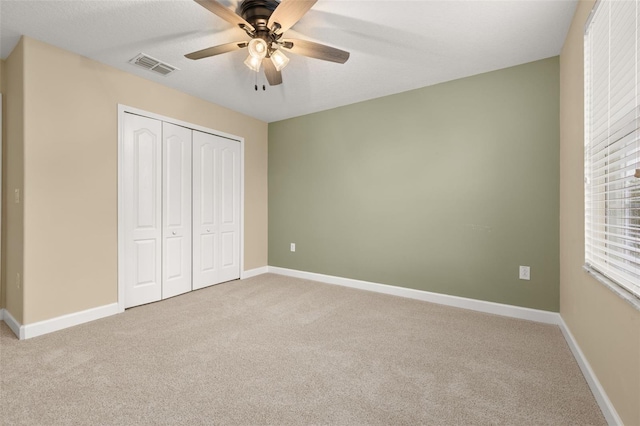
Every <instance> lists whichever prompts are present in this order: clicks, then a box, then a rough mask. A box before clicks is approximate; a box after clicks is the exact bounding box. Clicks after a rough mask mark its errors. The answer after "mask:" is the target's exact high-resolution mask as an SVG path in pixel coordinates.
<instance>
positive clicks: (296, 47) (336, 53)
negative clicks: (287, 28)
mask: <svg viewBox="0 0 640 426" xmlns="http://www.w3.org/2000/svg"><path fill="white" fill-rule="evenodd" d="M283 41H284V45H283V46H282V47H284V48H285V49H289V50H290V51H292V52H293V53H296V54H298V55H302V56H308V57H310V58H316V59H322V60H323V61H331V62H337V63H339V64H344V63H345V62H347V59H349V52H345V51H344V50H340V49H336V48H335V47H329V46H325V45H324V44H320V43H314V42H312V41H307V40H297V39H287V40H283Z"/></svg>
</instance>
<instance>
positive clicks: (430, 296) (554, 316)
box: [268, 266, 622, 426]
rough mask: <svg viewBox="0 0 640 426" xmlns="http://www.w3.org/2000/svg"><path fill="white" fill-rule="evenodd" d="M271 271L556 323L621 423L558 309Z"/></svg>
mask: <svg viewBox="0 0 640 426" xmlns="http://www.w3.org/2000/svg"><path fill="white" fill-rule="evenodd" d="M268 270H269V272H270V273H274V274H280V275H286V276H289V277H295V278H301V279H306V280H313V281H320V282H323V283H327V284H335V285H341V286H345V287H351V288H357V289H360V290H368V291H374V292H377V293H384V294H390V295H393V296H400V297H407V298H410V299H417V300H422V301H425V302H431V303H437V304H440V305H447V306H454V307H456V308H463V309H469V310H472V311H479V312H485V313H489V314H495V315H502V316H506V317H511V318H519V319H525V320H530V321H536V322H541V323H546V324H555V325H557V326H559V328H560V330H561V331H562V334H563V336H564V338H565V340H566V341H567V344H568V345H569V348H571V352H572V353H573V356H574V357H575V359H576V361H577V362H578V365H579V366H580V370H581V371H582V374H583V375H584V377H585V379H586V381H587V383H588V384H589V387H590V388H591V392H592V393H593V395H594V397H595V399H596V401H597V403H598V405H599V406H600V409H601V410H602V413H603V414H604V416H605V419H606V420H607V423H608V424H609V425H611V426H614V425H622V420H621V419H620V417H619V416H618V413H617V412H616V410H615V408H614V406H613V404H612V403H611V401H610V400H609V397H608V396H607V394H606V392H605V391H604V389H603V388H602V385H601V384H600V381H599V380H598V378H597V377H596V375H595V373H594V372H593V370H592V369H591V366H590V365H589V362H588V361H587V359H586V358H585V356H584V354H583V353H582V350H580V347H579V346H578V343H577V342H576V340H575V339H574V338H573V335H572V334H571V332H570V331H569V328H568V327H567V325H566V324H565V322H564V320H563V319H562V317H561V316H560V314H559V313H557V312H549V311H542V310H538V309H531V308H523V307H520V306H512V305H504V304H501V303H494V302H486V301H483V300H475V299H467V298H464V297H458V296H449V295H446V294H439V293H431V292H428V291H423V290H415V289H411V288H404V287H396V286H391V285H387V284H379V283H372V282H369V281H361V280H354V279H350V278H342V277H336V276H332V275H323V274H316V273H313V272H305V271H298V270H295V269H286V268H279V267H276V266H269V268H268Z"/></svg>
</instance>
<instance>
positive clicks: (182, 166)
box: [162, 123, 191, 299]
mask: <svg viewBox="0 0 640 426" xmlns="http://www.w3.org/2000/svg"><path fill="white" fill-rule="evenodd" d="M162 140H163V148H164V149H163V153H164V155H163V163H164V164H163V177H162V179H163V191H162V194H163V197H162V224H163V238H162V253H163V256H162V257H163V261H162V298H163V299H166V298H168V297H173V296H177V295H178V294H182V293H186V292H188V291H190V290H191V129H187V128H184V127H181V126H176V125H175V124H170V123H162Z"/></svg>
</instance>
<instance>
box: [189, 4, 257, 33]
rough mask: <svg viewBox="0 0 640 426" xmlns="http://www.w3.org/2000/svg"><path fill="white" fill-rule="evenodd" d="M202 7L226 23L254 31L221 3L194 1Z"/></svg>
mask: <svg viewBox="0 0 640 426" xmlns="http://www.w3.org/2000/svg"><path fill="white" fill-rule="evenodd" d="M194 1H195V2H196V3H198V4H199V5H200V6H202V7H204V8H205V9H207V10H209V11H210V12H212V13H214V14H216V15H218V16H219V17H220V18H222V19H224V20H225V21H227V22H229V23H232V24H233V25H237V26H239V27H240V28H242V29H245V28H246V29H248V30H249V31H254V30H255V29H254V28H253V25H251V24H250V23H248V22H247V21H245V20H244V19H243V18H242V17H241V16H240V15H238V14H237V13H235V12H234V11H232V10H231V9H227V8H226V7H224V6H223V5H221V4H220V3H218V2H217V1H215V0H194Z"/></svg>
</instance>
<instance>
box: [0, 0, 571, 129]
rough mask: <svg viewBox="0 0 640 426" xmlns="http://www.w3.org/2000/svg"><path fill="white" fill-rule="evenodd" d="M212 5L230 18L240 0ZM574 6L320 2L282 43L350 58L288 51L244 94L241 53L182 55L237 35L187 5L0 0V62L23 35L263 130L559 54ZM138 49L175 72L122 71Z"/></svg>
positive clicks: (188, 0)
mask: <svg viewBox="0 0 640 426" xmlns="http://www.w3.org/2000/svg"><path fill="white" fill-rule="evenodd" d="M220 2H221V3H222V4H224V5H226V6H228V7H229V8H232V9H234V10H235V9H236V7H237V5H238V2H239V0H220ZM576 4H577V1H576V0H533V1H531V0H529V1H527V0H508V1H506V0H503V1H482V0H466V1H452V0H447V1H430V0H429V1H426V0H414V1H397V0H395V1H387V0H319V1H318V3H316V5H315V6H314V7H313V8H312V9H311V10H310V11H309V13H307V14H306V15H305V16H304V17H303V18H302V19H301V20H300V21H299V22H298V23H297V24H296V25H295V26H294V27H293V28H292V29H291V30H289V31H288V32H287V33H286V37H288V38H302V39H307V40H311V41H316V42H319V43H323V44H327V45H330V46H333V47H337V48H339V49H342V50H347V51H349V52H351V57H350V59H349V60H348V61H347V63H346V64H344V65H340V64H335V63H331V62H324V61H320V60H317V59H310V58H305V57H302V56H296V55H294V54H288V56H289V57H290V58H291V62H290V63H289V65H288V66H287V67H286V68H285V69H284V70H283V71H282V76H283V80H284V83H283V84H282V85H280V86H275V87H269V86H268V85H267V90H266V91H265V92H263V91H262V90H260V91H258V92H256V91H255V90H254V83H255V79H256V73H254V72H253V71H250V70H249V69H248V68H247V67H245V65H244V64H243V61H244V59H245V57H246V55H247V53H246V50H242V51H236V52H232V53H227V54H224V55H221V56H215V57H212V58H207V59H201V60H198V61H192V60H189V59H186V58H185V57H184V56H183V55H184V54H186V53H189V52H193V51H195V50H200V49H203V48H205V47H210V46H214V45H218V44H223V43H228V42H232V41H240V40H247V39H248V36H247V35H246V34H245V33H244V32H243V31H242V30H240V29H238V28H234V27H233V26H232V25H231V24H229V23H227V22H226V21H223V20H222V19H220V18H218V17H217V16H215V15H213V14H212V13H211V12H209V11H207V10H206V9H204V8H203V7H202V6H200V5H198V4H197V3H195V2H194V1H192V0H165V1H153V0H100V1H95V0H70V1H62V0H48V1H32V0H20V1H14V0H0V57H1V58H3V59H5V58H6V57H7V56H8V55H9V54H10V53H11V51H12V50H13V48H14V47H15V45H16V43H17V42H18V40H19V38H20V36H21V35H27V36H29V37H32V38H35V39H38V40H41V41H44V42H47V43H50V44H52V45H55V46H58V47H61V48H63V49H66V50H69V51H72V52H75V53H78V54H80V55H83V56H86V57H89V58H91V59H95V60H96V61H99V62H102V63H105V64H108V65H111V66H113V67H116V68H119V69H121V70H123V71H126V72H129V73H132V74H136V75H139V76H140V77H143V78H146V79H149V80H153V81H156V82H158V83H161V84H163V85H166V86H170V87H173V88H175V89H178V90H180V91H183V92H186V93H189V94H192V95H195V96H198V97H200V98H203V99H206V100H208V101H211V102H213V103H216V104H219V105H222V106H225V107H227V108H230V109H232V110H235V111H239V112H242V113H244V114H247V115H249V116H252V117H255V118H258V119H260V120H264V121H267V122H272V121H277V120H282V119H285V118H290V117H295V116H299V115H304V114H308V113H312V112H316V111H321V110H325V109H329V108H334V107H337V106H341V105H346V104H351V103H355V102H359V101H363V100H366V99H372V98H377V97H380V96H385V95H389V94H393V93H399V92H403V91H406V90H411V89H415V88H419V87H424V86H428V85H432V84H436V83H440V82H443V81H449V80H453V79H457V78H461V77H466V76H470V75H474V74H478V73H482V72H487V71H492V70H496V69H501V68H505V67H509V66H513V65H518V64H522V63H526V62H531V61H535V60H538V59H543V58H548V57H551V56H554V55H558V54H559V53H560V49H561V48H562V44H563V43H564V38H565V36H566V34H567V31H568V28H569V24H570V22H571V19H572V16H573V13H574V10H575V7H576ZM140 52H144V53H146V54H148V55H150V56H153V57H155V58H157V59H160V60H162V61H164V62H167V63H169V64H171V65H174V66H176V67H178V68H180V71H178V72H176V73H173V74H171V75H170V76H167V77H162V76H157V75H155V74H153V73H151V72H149V71H146V70H144V69H141V68H138V67H136V66H134V65H131V64H129V63H128V61H129V60H130V59H132V58H133V57H135V56H136V55H137V54H138V53H140ZM258 83H259V84H260V85H262V84H263V83H264V84H266V81H265V78H264V75H263V74H260V75H259V77H258Z"/></svg>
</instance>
